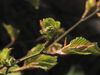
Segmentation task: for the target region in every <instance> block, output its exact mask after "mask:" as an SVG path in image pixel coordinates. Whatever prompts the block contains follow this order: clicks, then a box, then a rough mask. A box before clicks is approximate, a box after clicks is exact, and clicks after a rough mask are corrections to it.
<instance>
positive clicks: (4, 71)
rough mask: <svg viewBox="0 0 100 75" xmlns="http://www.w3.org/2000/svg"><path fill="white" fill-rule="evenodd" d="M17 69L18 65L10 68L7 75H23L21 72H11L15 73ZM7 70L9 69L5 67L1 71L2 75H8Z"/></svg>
mask: <svg viewBox="0 0 100 75" xmlns="http://www.w3.org/2000/svg"><path fill="white" fill-rule="evenodd" d="M16 68H19V66H18V65H14V66H12V67H10V68H9V70H8V72H9V73H8V74H7V75H22V73H21V72H15V73H10V72H12V71H14V70H15V69H16ZM6 70H7V67H3V68H2V69H0V75H1V74H2V75H6V74H5V73H6Z"/></svg>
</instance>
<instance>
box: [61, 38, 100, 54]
mask: <svg viewBox="0 0 100 75" xmlns="http://www.w3.org/2000/svg"><path fill="white" fill-rule="evenodd" d="M61 51H62V52H63V53H65V54H81V55H89V54H93V55H100V48H99V47H98V46H97V43H92V42H90V41H88V40H86V39H85V38H83V37H77V38H76V39H74V40H72V41H71V42H70V43H69V44H68V45H67V46H65V47H63V48H62V49H61Z"/></svg>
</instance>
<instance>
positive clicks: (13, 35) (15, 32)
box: [3, 23, 19, 41]
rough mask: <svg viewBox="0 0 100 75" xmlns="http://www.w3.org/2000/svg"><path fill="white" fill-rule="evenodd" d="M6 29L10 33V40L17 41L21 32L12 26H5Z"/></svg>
mask: <svg viewBox="0 0 100 75" xmlns="http://www.w3.org/2000/svg"><path fill="white" fill-rule="evenodd" d="M3 26H4V28H5V29H6V31H7V32H8V34H9V36H10V38H11V40H12V41H14V40H15V38H16V37H17V36H18V34H19V30H17V29H15V28H14V27H12V26H11V25H10V24H8V25H7V24H5V23H4V24H3Z"/></svg>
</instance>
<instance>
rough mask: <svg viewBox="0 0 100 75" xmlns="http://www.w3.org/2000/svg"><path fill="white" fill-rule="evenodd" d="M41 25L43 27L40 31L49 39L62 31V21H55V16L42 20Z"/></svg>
mask: <svg viewBox="0 0 100 75" xmlns="http://www.w3.org/2000/svg"><path fill="white" fill-rule="evenodd" d="M40 25H41V28H42V29H41V30H40V32H41V34H42V35H44V37H46V38H47V39H51V38H53V37H56V36H57V35H58V34H59V33H61V32H62V29H61V28H60V25H61V24H60V22H59V21H55V20H54V19H53V18H45V19H43V20H40Z"/></svg>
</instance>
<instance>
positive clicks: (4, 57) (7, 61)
mask: <svg viewBox="0 0 100 75" xmlns="http://www.w3.org/2000/svg"><path fill="white" fill-rule="evenodd" d="M10 52H11V48H4V49H3V50H2V51H1V52H0V65H1V66H2V65H6V66H11V65H12V64H13V63H14V61H15V59H14V58H13V57H11V56H10Z"/></svg>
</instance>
